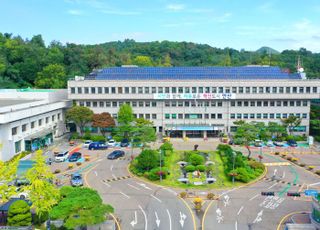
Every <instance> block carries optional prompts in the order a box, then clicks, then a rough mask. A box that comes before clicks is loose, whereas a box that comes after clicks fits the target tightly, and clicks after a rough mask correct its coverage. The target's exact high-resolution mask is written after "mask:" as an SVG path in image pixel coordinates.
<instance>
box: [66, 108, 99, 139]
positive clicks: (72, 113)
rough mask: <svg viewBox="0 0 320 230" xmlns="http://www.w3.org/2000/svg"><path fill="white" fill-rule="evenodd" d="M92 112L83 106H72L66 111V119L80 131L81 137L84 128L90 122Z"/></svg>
mask: <svg viewBox="0 0 320 230" xmlns="http://www.w3.org/2000/svg"><path fill="white" fill-rule="evenodd" d="M92 117H93V112H92V110H91V109H89V108H87V107H83V106H73V107H72V108H70V109H69V110H68V111H67V114H66V119H67V120H68V121H72V122H74V123H75V124H76V125H77V126H78V127H79V130H80V135H81V136H82V134H83V131H84V127H85V125H87V124H88V123H89V122H91V121H92Z"/></svg>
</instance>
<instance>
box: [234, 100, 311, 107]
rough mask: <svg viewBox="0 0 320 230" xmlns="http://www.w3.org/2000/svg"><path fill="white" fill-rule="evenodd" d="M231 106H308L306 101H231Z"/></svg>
mask: <svg viewBox="0 0 320 230" xmlns="http://www.w3.org/2000/svg"><path fill="white" fill-rule="evenodd" d="M230 104H231V106H232V107H234V106H237V107H242V106H244V107H247V106H250V107H261V106H264V107H266V106H280V107H282V106H295V107H297V106H308V101H306V100H304V101H231V103H230Z"/></svg>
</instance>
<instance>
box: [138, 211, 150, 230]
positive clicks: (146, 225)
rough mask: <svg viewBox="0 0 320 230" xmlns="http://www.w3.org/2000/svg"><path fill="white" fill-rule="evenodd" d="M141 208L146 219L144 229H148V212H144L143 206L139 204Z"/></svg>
mask: <svg viewBox="0 0 320 230" xmlns="http://www.w3.org/2000/svg"><path fill="white" fill-rule="evenodd" d="M139 208H140V209H141V212H142V213H143V216H144V221H145V225H144V229H145V230H147V229H148V220H147V214H146V213H145V212H144V210H143V209H142V207H141V206H140V205H139Z"/></svg>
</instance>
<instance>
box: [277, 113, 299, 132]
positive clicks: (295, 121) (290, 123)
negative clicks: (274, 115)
mask: <svg viewBox="0 0 320 230" xmlns="http://www.w3.org/2000/svg"><path fill="white" fill-rule="evenodd" d="M281 121H282V123H283V124H284V125H285V126H286V127H287V128H288V129H289V133H290V135H292V133H293V131H294V129H295V128H296V127H297V126H299V125H300V124H301V121H302V119H301V118H298V117H296V116H292V115H290V116H289V117H288V118H285V119H282V120H281Z"/></svg>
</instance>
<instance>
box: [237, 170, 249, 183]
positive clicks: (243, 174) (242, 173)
mask: <svg viewBox="0 0 320 230" xmlns="http://www.w3.org/2000/svg"><path fill="white" fill-rule="evenodd" d="M235 171H236V173H237V174H238V175H236V176H235V179H236V180H238V181H242V182H244V183H247V182H249V181H250V179H251V177H250V174H249V172H248V171H247V169H246V168H237V169H236V170H235Z"/></svg>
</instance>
